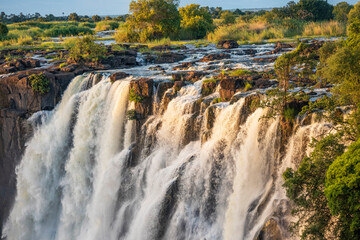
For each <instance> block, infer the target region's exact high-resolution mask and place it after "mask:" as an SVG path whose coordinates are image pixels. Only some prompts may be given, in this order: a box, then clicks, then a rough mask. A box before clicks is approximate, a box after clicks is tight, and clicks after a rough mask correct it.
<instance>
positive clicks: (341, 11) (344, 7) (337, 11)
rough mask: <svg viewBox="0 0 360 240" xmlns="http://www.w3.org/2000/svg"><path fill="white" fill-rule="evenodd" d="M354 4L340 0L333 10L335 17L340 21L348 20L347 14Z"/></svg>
mask: <svg viewBox="0 0 360 240" xmlns="http://www.w3.org/2000/svg"><path fill="white" fill-rule="evenodd" d="M351 9H352V6H351V5H350V4H348V3H347V2H339V3H338V4H336V5H335V7H334V10H333V15H334V19H335V20H337V21H340V22H347V16H348V14H349V12H350V10H351Z"/></svg>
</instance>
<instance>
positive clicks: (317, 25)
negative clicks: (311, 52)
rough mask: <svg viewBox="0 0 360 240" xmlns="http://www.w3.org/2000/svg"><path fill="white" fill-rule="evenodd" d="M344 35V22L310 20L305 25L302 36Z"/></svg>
mask: <svg viewBox="0 0 360 240" xmlns="http://www.w3.org/2000/svg"><path fill="white" fill-rule="evenodd" d="M345 35H346V24H344V23H340V22H336V21H329V22H310V23H308V24H306V25H305V27H304V31H303V33H302V36H304V37H313V36H322V37H340V36H345Z"/></svg>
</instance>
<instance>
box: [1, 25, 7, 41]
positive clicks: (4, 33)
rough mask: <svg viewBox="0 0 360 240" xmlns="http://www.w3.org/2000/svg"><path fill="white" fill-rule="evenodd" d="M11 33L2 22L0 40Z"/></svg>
mask: <svg viewBox="0 0 360 240" xmlns="http://www.w3.org/2000/svg"><path fill="white" fill-rule="evenodd" d="M8 32H9V29H8V28H7V26H6V25H5V24H3V23H2V22H0V39H2V38H4V37H5V36H6V35H7V34H8Z"/></svg>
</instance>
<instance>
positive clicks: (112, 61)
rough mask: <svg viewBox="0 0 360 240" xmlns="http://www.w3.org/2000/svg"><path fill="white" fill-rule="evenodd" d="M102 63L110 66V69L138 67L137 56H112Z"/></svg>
mask: <svg viewBox="0 0 360 240" xmlns="http://www.w3.org/2000/svg"><path fill="white" fill-rule="evenodd" d="M101 63H102V64H103V65H109V68H120V67H127V66H136V65H137V62H136V57H135V56H126V55H123V56H122V55H118V56H110V57H108V58H106V59H103V60H102V61H101ZM105 69H106V68H105Z"/></svg>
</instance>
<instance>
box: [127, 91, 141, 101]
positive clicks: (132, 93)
mask: <svg viewBox="0 0 360 240" xmlns="http://www.w3.org/2000/svg"><path fill="white" fill-rule="evenodd" d="M143 100H144V98H143V97H142V96H139V95H137V94H136V93H135V91H134V89H130V94H129V101H130V102H136V103H141V102H142V101H143Z"/></svg>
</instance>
